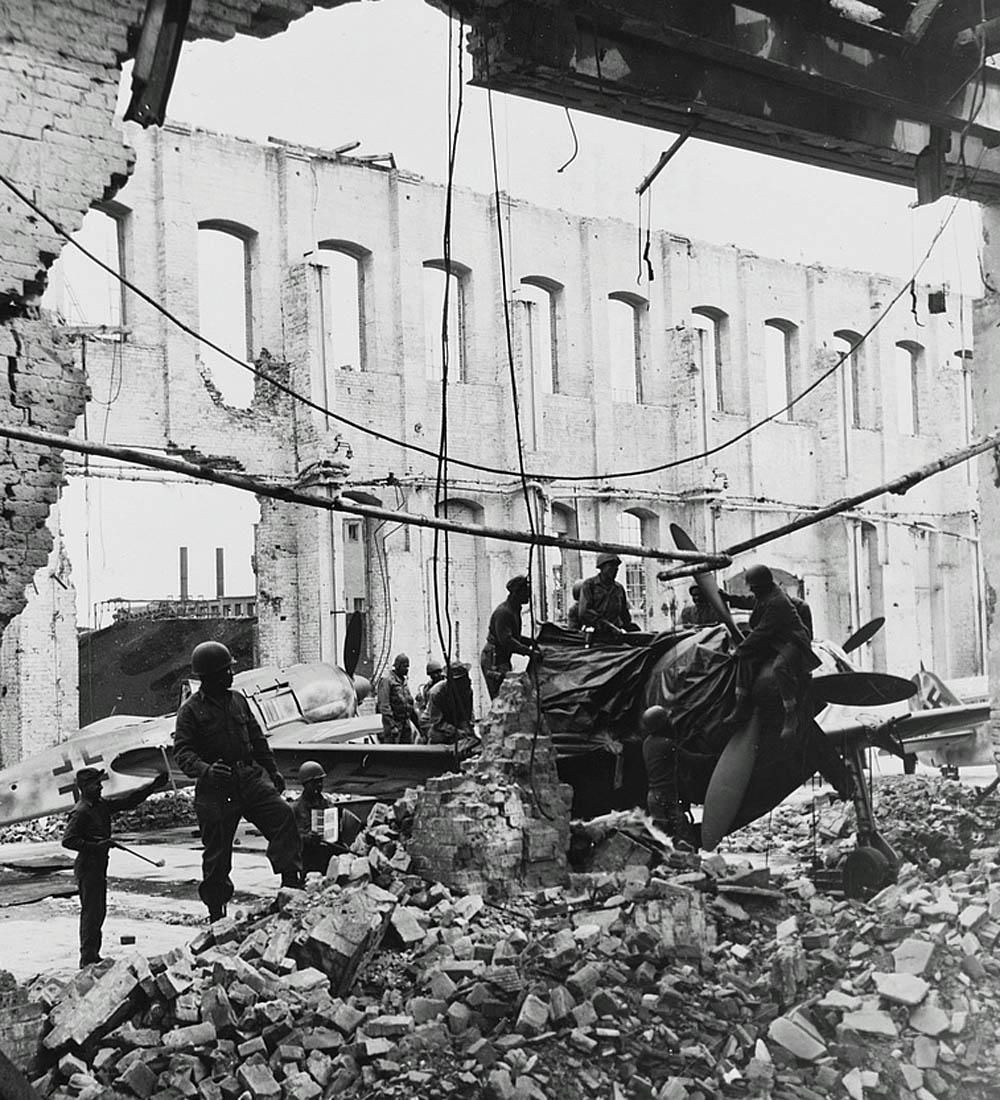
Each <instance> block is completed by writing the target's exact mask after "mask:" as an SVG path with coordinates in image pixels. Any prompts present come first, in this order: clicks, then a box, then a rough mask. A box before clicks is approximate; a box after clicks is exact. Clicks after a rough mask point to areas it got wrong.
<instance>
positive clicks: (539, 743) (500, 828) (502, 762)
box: [409, 677, 573, 898]
mask: <svg viewBox="0 0 1000 1100" xmlns="http://www.w3.org/2000/svg"><path fill="white" fill-rule="evenodd" d="M542 727H544V719H543V716H542V715H541V713H540V712H539V711H538V700H537V696H536V695H535V694H534V692H533V690H532V687H531V684H530V681H529V680H528V678H527V677H517V678H508V680H506V681H505V682H504V684H503V686H502V688H501V691H500V694H499V696H498V697H497V698H496V699H495V700H494V701H493V703H492V705H491V707H490V712H489V714H488V715H487V716H486V718H485V719H484V721H483V724H482V731H481V733H482V751H481V752H480V753H479V755H478V756H477V757H476V758H475V759H473V760H471V761H469V762H467V763H466V764H465V765H464V766H463V771H462V774H454V775H443V776H438V777H436V778H433V779H429V780H428V781H427V783H426V785H425V786H424V787H422V788H420V790H419V791H416V792H415V794H414V802H413V818H414V826H413V836H412V839H411V841H410V844H409V850H410V853H411V854H412V856H413V858H414V861H415V866H416V868H418V869H419V870H420V872H421V873H423V874H426V875H427V876H428V877H431V878H434V879H435V880H436V881H438V882H443V883H446V884H448V885H449V886H452V887H457V888H460V889H463V890H474V891H476V892H478V893H481V894H483V895H485V896H487V897H491V898H503V897H506V896H508V895H509V894H511V893H512V892H515V891H517V890H520V889H523V888H525V887H527V888H531V887H536V886H550V885H558V884H559V883H562V882H565V881H566V873H567V865H566V853H567V851H568V850H569V807H570V803H571V802H572V798H573V795H572V790H571V789H570V788H569V787H568V786H567V785H565V784H563V783H560V781H559V776H558V774H557V772H556V760H555V751H554V749H553V747H552V742H551V740H550V739H549V738H548V737H544V736H543V737H540V736H536V735H534V734H533V733H530V732H522V731H529V730H530V731H535V730H541V728H542Z"/></svg>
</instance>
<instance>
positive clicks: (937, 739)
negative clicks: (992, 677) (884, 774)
mask: <svg viewBox="0 0 1000 1100" xmlns="http://www.w3.org/2000/svg"><path fill="white" fill-rule="evenodd" d="M989 717H990V705H989V703H964V704H962V705H961V706H957V707H937V708H936V709H934V710H918V711H914V712H913V713H911V714H901V715H897V716H896V717H894V718H889V719H888V720H886V721H884V722H874V723H873V722H848V723H843V724H839V725H836V726H824V727H823V732H824V733H826V735H827V736H828V737H832V738H834V739H845V740H848V741H854V740H862V741H864V740H868V741H870V742H871V743H872V744H878V745H881V744H883V743H884V742H885V741H886V739H887V738H888V739H891V740H894V741H898V742H901V743H902V746H903V748H904V749H905V751H906V752H919V751H921V750H922V749H924V748H927V749H930V748H935V747H940V745H942V744H944V743H950V744H955V743H957V742H959V741H961V740H962V739H963V738H973V737H974V736H975V732H974V730H973V727H974V726H978V725H981V724H982V723H983V722H988V721H989Z"/></svg>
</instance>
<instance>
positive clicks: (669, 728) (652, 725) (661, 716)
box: [639, 706, 697, 848]
mask: <svg viewBox="0 0 1000 1100" xmlns="http://www.w3.org/2000/svg"><path fill="white" fill-rule="evenodd" d="M639 725H640V727H641V729H642V732H643V738H644V739H643V742H642V760H643V763H644V764H645V766H646V783H647V788H646V809H647V811H648V813H649V816H650V817H651V818H652V819H653V822H654V824H656V825H657V826H658V827H659V828H660V829H663V831H664V832H666V833H668V834H669V835H670V836H671V837H673V839H674V841H675V843H677V844H678V846H681V845H688V846H690V847H691V848H696V847H697V840H696V834H695V830H694V826H693V825H692V824H691V820H690V817H689V816H688V811H689V810H690V809H691V807H690V804H689V803H686V802H682V801H681V798H680V789H679V784H678V782H677V741H676V730H675V729H674V724H673V722H672V721H671V719H670V713H669V711H668V710H667V709H666V707H660V706H653V707H648V708H647V709H646V710H645V711H643V713H642V717H641V718H640V719H639Z"/></svg>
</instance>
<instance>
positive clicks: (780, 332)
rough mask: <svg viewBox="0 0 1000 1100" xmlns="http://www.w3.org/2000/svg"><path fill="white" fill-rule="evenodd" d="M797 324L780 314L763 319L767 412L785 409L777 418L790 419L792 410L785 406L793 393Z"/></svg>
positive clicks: (796, 353) (797, 341) (796, 354)
mask: <svg viewBox="0 0 1000 1100" xmlns="http://www.w3.org/2000/svg"><path fill="white" fill-rule="evenodd" d="M798 335H799V330H798V326H797V325H796V324H794V322H792V321H786V320H784V319H783V318H781V317H770V318H768V320H766V321H765V322H764V382H765V392H766V393H767V411H768V412H769V413H773V412H777V411H778V410H779V409H781V410H782V412H780V413H779V414H778V416H776V417H775V419H776V420H791V419H792V410H791V409H786V408H785V406H786V405H787V404H788V403H789V402H790V401H791V399H792V397H793V396H794V393H795V390H794V382H795V364H796V361H797V358H798V343H799V340H798Z"/></svg>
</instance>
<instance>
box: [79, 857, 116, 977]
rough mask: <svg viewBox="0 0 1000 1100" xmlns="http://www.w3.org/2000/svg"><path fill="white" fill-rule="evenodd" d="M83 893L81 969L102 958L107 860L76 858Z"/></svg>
mask: <svg viewBox="0 0 1000 1100" xmlns="http://www.w3.org/2000/svg"><path fill="white" fill-rule="evenodd" d="M73 876H74V878H75V879H76V885H77V888H78V889H79V891H80V966H86V965H87V964H88V963H92V962H97V960H98V959H99V958H100V957H101V929H102V928H103V927H104V918H105V917H106V916H107V912H108V860H107V854H106V853H105V854H104V856H103V858H100V857H98V858H96V859H94V858H93V857H91V858H89V859H87V860H86V861H84V860H82V859H80V858H79V857H78V858H77V861H76V864H75V866H74V868H73Z"/></svg>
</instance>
